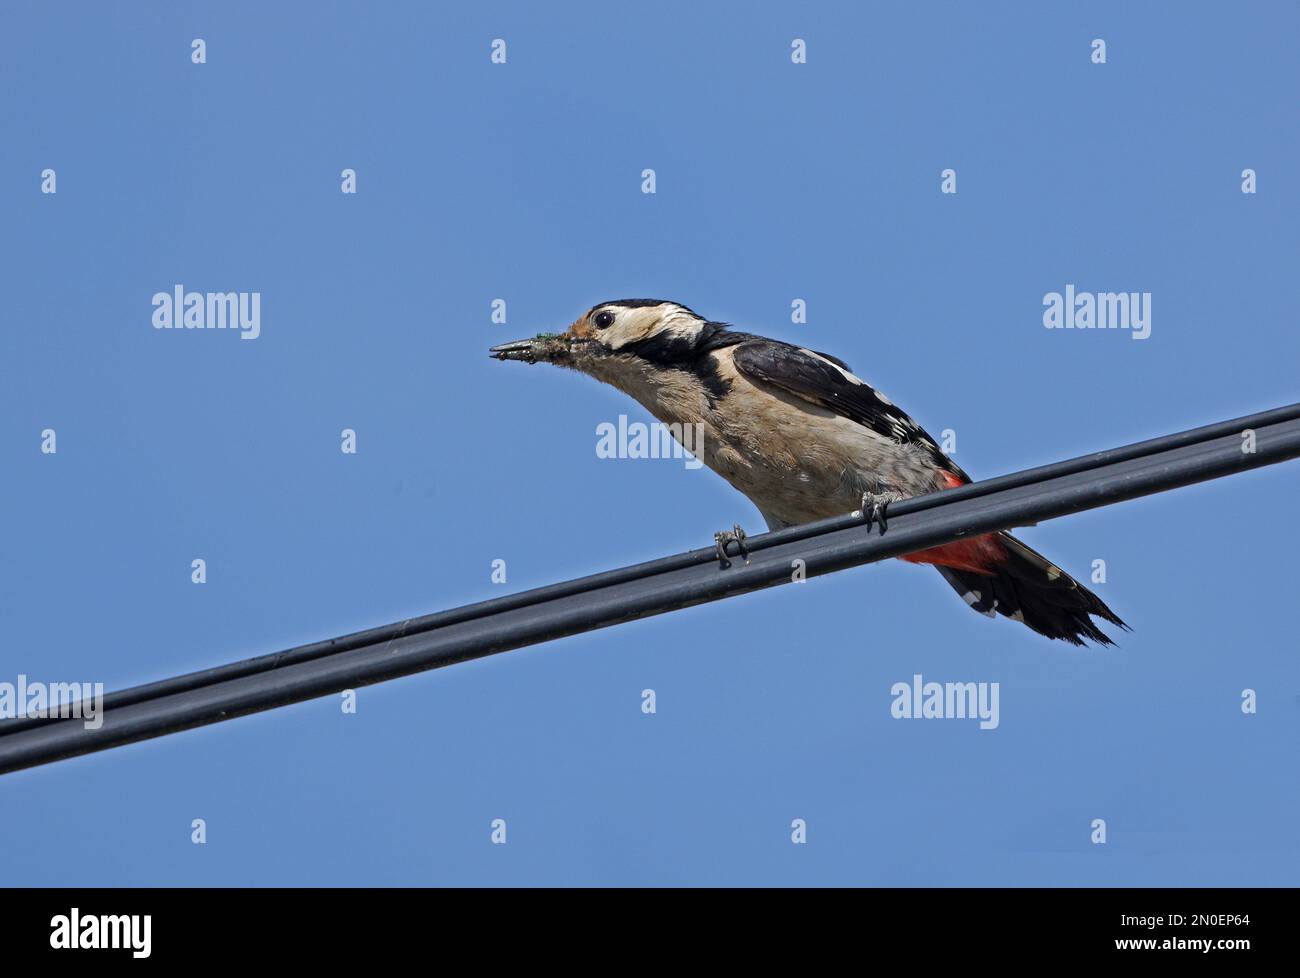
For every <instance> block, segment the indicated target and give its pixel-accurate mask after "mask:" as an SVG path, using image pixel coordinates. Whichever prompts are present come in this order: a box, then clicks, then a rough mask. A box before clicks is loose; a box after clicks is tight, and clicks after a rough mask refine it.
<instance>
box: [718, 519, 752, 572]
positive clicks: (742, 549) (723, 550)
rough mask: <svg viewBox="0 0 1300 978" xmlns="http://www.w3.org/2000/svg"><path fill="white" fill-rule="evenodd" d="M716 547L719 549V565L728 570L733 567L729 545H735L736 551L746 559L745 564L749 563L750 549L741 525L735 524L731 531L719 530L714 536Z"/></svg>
mask: <svg viewBox="0 0 1300 978" xmlns="http://www.w3.org/2000/svg"><path fill="white" fill-rule="evenodd" d="M713 543H714V546H716V547H717V548H718V564H719V566H720V567H721V568H722V569H723V570H726V569H727V568H728V567H730V566H731V558H729V557H728V556H727V544H729V543H734V544H735V545H736V550H737V551H738V552H739V554H740V556H741V557H744V558H745V563H749V548H748V547H747V546H745V531H744V530H742V529H741V528H740V524H739V523H736V524H734V525H733V526H732V527H731V529H730V530H719V531H718V532H717V533H715V534H713Z"/></svg>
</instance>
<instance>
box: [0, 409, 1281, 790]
mask: <svg viewBox="0 0 1300 978" xmlns="http://www.w3.org/2000/svg"><path fill="white" fill-rule="evenodd" d="M1247 432H1251V433H1253V434H1252V435H1251V436H1250V438H1249V439H1248V438H1247V436H1246V433H1247ZM1297 456H1300V404H1296V405H1291V406H1289V407H1284V408H1277V409H1275V410H1272V411H1266V412H1263V413H1261V414H1256V415H1251V416H1249V417H1245V418H1238V419H1235V420H1232V421H1224V422H1221V423H1218V424H1213V425H1207V426H1205V427H1202V428H1195V429H1192V430H1190V431H1185V432H1179V433H1177V434H1173V435H1167V436H1164V437H1161V438H1155V439H1151V440H1149V441H1144V442H1139V443H1137V444H1134V445H1128V446H1125V447H1123V448H1117V449H1112V450H1110V451H1105V452H1098V453H1095V454H1092V455H1085V456H1080V457H1079V458H1075V459H1069V460H1067V461H1063V462H1057V463H1054V464H1051V465H1046V466H1041V467H1038V468H1034V469H1027V470H1025V471H1023V472H1017V473H1012V474H1010V475H1006V476H1001V477H999V478H996V479H990V480H987V481H985V482H979V483H973V484H971V485H968V486H962V487H960V488H957V489H950V490H946V491H944V492H939V493H933V494H931V495H928V496H920V497H916V498H913V499H905V500H901V501H899V502H897V503H894V504H891V506H890V507H889V530H888V532H887V533H884V534H883V535H882V534H879V533H878V532H877V531H872V530H870V529H868V528H867V527H865V526H864V525H863V521H862V518H861V515H860V514H847V515H845V516H841V517H835V518H833V519H828V520H821V521H818V522H816V523H809V524H805V525H803V526H797V527H790V528H788V529H785V530H779V531H776V532H774V533H767V534H763V535H761V536H755V537H751V538H750V539H749V540H748V541H747V547H748V550H749V558H748V559H747V560H745V561H741V560H734V561H732V562H731V566H730V567H727V568H722V567H721V566H720V565H719V563H718V561H717V559H716V555H715V551H714V549H713V548H712V547H710V548H704V549H700V550H692V551H689V552H687V553H684V554H677V555H675V556H671V557H664V558H661V559H659V560H653V561H649V562H647V563H642V564H635V565H632V566H629V567H623V568H619V569H616V570H612V571H606V572H604V573H601V574H594V575H591V576H589V577H584V578H579V579H576V580H573V581H566V582H563V583H559V584H553V585H549V586H547V587H542V588H537V589H534V590H532V591H524V592H521V593H519V594H514V595H508V596H505V597H501V598H496V599H493V600H491V601H484V602H480V603H478V604H472V605H466V606H464V607H462V608H454V609H451V610H449V611H444V612H439V613H437V614H433V615H427V616H424V617H421V618H412V619H408V620H406V621H402V622H396V623H394V624H391V625H385V626H381V627H379V628H373V629H369V630H367V631H363V632H357V633H354V634H352V635H347V636H343V637H340V638H335V639H329V640H326V641H323V642H315V643H312V644H310V645H304V646H299V647H297V648H293V649H288V650H286V651H283V652H279V653H275V654H272V655H265V656H259V657H256V658H253V659H246V660H243V661H240V662H234V663H230V664H228V665H224V666H218V667H216V668H213V669H208V670H204V671H201V672H196V673H190V674H188V675H184V676H178V677H175V678H173V679H166V680H163V681H161V682H156V683H150V684H147V685H144V686H137V687H134V688H131V689H126V690H122V691H120V692H116V693H112V694H110V695H108V696H106V697H105V699H104V703H103V716H102V720H103V722H102V725H101V726H99V727H98V728H97V729H93V730H91V729H87V728H86V727H85V725H84V723H83V722H82V720H80V719H76V718H72V719H41V718H21V717H20V718H16V719H11V720H6V721H2V722H0V773H5V772H8V771H14V770H19V769H21V768H25V767H32V766H35V765H38V764H44V763H48V762H50V761H55V760H59V759H62V758H66V757H73V756H76V755H78V754H86V753H90V752H93V751H98V750H104V749H107V748H109V747H117V746H121V745H123V744H128V743H133V742H135V741H138V740H145V739H148V738H151V737H158V736H162V735H163V734H168V733H175V732H177V731H180V730H186V729H189V728H192V727H198V726H203V725H206V724H209V723H217V722H219V721H221V720H228V719H231V718H233V717H237V716H244V715H247V714H249V713H256V712H259V711H261V710H269V709H273V708H275V707H278V706H285V705H288V704H290V703H297V702H301V701H303V700H307V699H312V698H314V697H318V696H324V695H328V694H331V693H337V692H340V691H342V690H344V689H353V688H356V687H359V686H365V685H370V684H372V683H377V682H383V681H385V680H388V679H395V678H398V677H400V676H405V675H410V674H411V673H415V672H422V671H425V670H427V669H435V668H438V667H441V666H446V665H452V664H453V663H456V662H463V661H465V660H467V659H474V658H479V657H482V656H486V655H493V654H495V653H497V652H506V651H509V650H511V649H516V648H520V647H522V646H526V645H533V644H536V643H538V642H545V641H549V640H551V639H555V638H561V637H563V636H566V635H574V634H577V633H579V632H584V631H589V630H591V629H595V628H602V627H605V626H607V625H614V624H619V623H621V622H625V621H631V620H633V619H636V618H643V617H648V616H650V615H655V614H660V613H662V612H665V611H675V610H678V609H681V608H686V607H690V606H692V605H696V604H702V603H705V602H708V601H716V600H718V599H720V598H725V597H731V596H733V595H737V594H744V593H747V592H749V591H754V590H758V589H760V588H765V587H771V586H773V585H776V584H782V583H786V582H789V581H791V580H792V579H793V577H794V571H793V568H794V567H795V566H796V564H795V562H796V561H799V562H802V563H801V566H800V569H801V572H802V574H803V576H806V577H816V576H818V575H820V574H827V573H831V572H833V571H837V570H843V569H845V568H848V567H855V566H858V565H860V564H866V563H871V562H874V561H878V560H884V559H886V558H889V557H897V556H900V555H902V554H907V553H913V552H915V551H917V550H924V549H927V548H930V547H935V546H940V545H942V544H945V543H950V542H952V541H954V540H957V539H961V538H964V537H969V536H972V535H976V534H980V533H988V532H991V531H995V530H1002V529H1009V528H1011V527H1015V526H1024V525H1027V524H1032V523H1036V522H1038V521H1040V520H1045V519H1052V518H1054V517H1057V516H1064V515H1067V514H1069V513H1075V512H1081V511H1083V510H1086V509H1093V508H1096V507H1099V506H1106V505H1109V504H1111V503H1115V502H1121V501H1123V500H1126V499H1133V498H1136V497H1138V496H1144V495H1148V494H1151V493H1156V492H1163V491H1165V490H1168V489H1174V488H1177V487H1179V486H1184V485H1190V484H1192V483H1196V482H1202V481H1205V480H1208V479H1215V478H1219V477H1221V476H1224V475H1230V474H1231V473H1233V472H1241V471H1246V470H1249V469H1254V468H1258V467H1260V466H1263V465H1270V464H1273V463H1276V462H1281V461H1285V460H1287V459H1291V458H1295V457H1297Z"/></svg>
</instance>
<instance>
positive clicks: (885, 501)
mask: <svg viewBox="0 0 1300 978" xmlns="http://www.w3.org/2000/svg"><path fill="white" fill-rule="evenodd" d="M893 501H894V497H893V496H892V495H890V494H888V493H870V492H864V493H863V494H862V520H863V522H864V523H866V524H867V532H868V533H870V532H871V527H872V526H874V525H876V524H877V523H878V524H880V535H881V536H882V537H883V536H884V535H885V531H886V530H888V529H889V523H888V522H887V521H886V518H885V510H886V509H887V508H888V506H889V504H890V503H892V502H893Z"/></svg>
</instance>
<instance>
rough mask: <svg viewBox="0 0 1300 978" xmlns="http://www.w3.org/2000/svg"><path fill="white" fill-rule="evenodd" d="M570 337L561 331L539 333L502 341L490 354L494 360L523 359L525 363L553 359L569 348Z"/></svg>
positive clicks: (489, 351)
mask: <svg viewBox="0 0 1300 978" xmlns="http://www.w3.org/2000/svg"><path fill="white" fill-rule="evenodd" d="M568 348H569V339H568V337H566V336H564V335H563V334H561V333H538V334H537V335H536V336H534V337H533V338H532V339H531V340H515V341H514V342H513V343H502V344H501V345H500V346H494V347H492V349H490V350H488V356H490V357H492V358H493V359H494V360H522V361H523V362H524V363H537V362H538V361H539V360H551V359H554V358H555V357H556V356H557V355H558V354H560V353H561V352H563V351H566V350H568Z"/></svg>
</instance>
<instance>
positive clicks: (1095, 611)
mask: <svg viewBox="0 0 1300 978" xmlns="http://www.w3.org/2000/svg"><path fill="white" fill-rule="evenodd" d="M489 353H490V355H491V356H492V357H494V358H496V359H498V360H520V361H523V362H525V363H551V364H556V365H558V366H561V367H568V368H570V369H572V370H576V371H578V372H580V373H584V374H587V375H589V376H591V377H594V378H596V379H597V380H600V381H603V382H604V383H607V384H609V385H611V386H613V387H616V388H618V389H619V390H620V391H622V392H623V393H625V394H628V395H630V396H631V397H633V398H634V399H635V400H637V401H639V402H640V403H641V404H642V405H643V406H644V407H645V408H646V409H647V410H648V411H649V412H650V413H651V414H652V415H654V416H655V417H656V418H658V419H659V420H660V421H662V422H664V423H665V424H667V425H680V426H683V427H681V428H671V429H670V430H673V431H680V430H688V429H685V428H684V426H685V425H697V424H698V425H701V426H702V427H701V428H696V429H689V430H696V431H702V432H703V440H702V448H701V449H700V451H702V454H703V457H702V459H701V460H702V461H703V462H704V464H705V465H707V466H708V467H709V468H711V469H712V470H713V471H714V472H716V473H718V475H720V476H722V477H723V478H724V479H726V480H727V481H728V482H729V483H731V485H732V486H734V487H735V488H736V489H738V490H740V491H741V492H742V493H744V494H745V495H746V496H747V497H749V499H750V500H751V501H752V502H753V503H754V505H755V506H757V507H758V511H759V513H760V514H761V515H762V517H763V519H764V520H765V521H766V522H767V526H768V529H770V530H777V529H781V528H782V527H787V526H794V525H796V524H799V523H807V522H811V521H813V520H818V519H824V518H826V517H830V516H837V515H842V514H844V513H848V512H852V511H855V510H857V509H858V508H859V507H860V508H861V509H862V511H863V513H864V514H867V516H868V519H872V518H874V519H878V520H879V521H880V522H881V523H882V524H883V523H884V520H885V518H886V512H887V507H888V504H889V503H890V502H891V501H895V500H899V499H905V498H907V497H909V496H918V495H923V494H925V493H930V492H934V491H936V490H941V489H950V488H954V487H956V486H961V485H965V484H966V483H968V482H970V481H971V480H970V477H969V476H967V475H966V473H965V472H963V471H962V470H961V468H960V467H959V466H958V465H956V464H955V463H954V462H953V461H952V460H951V459H950V458H948V456H946V455H945V454H944V453H943V452H942V451H940V450H939V446H938V445H937V444H936V443H935V441H934V439H933V438H931V437H930V436H929V435H928V434H926V432H925V431H924V430H923V429H922V428H921V427H920V425H918V424H917V423H916V422H915V421H913V420H912V419H911V418H910V417H909V416H908V415H907V414H906V413H905V412H903V411H902V410H901V409H899V408H898V407H896V406H895V405H894V403H893V402H892V401H890V400H889V399H888V398H887V397H885V396H884V395H883V394H881V393H880V392H879V391H877V390H876V389H875V388H873V387H871V386H870V385H869V384H867V383H866V382H865V381H864V380H862V379H860V378H859V377H857V376H855V375H854V374H853V372H852V371H851V370H850V369H849V366H848V364H846V363H845V362H844V361H843V360H839V359H837V358H835V357H833V356H830V355H829V354H826V353H817V352H816V351H814V350H809V349H806V348H804V347H800V346H795V345H793V344H791V343H784V342H781V341H780V340H773V339H768V338H766V337H763V336H756V335H754V334H752V333H743V332H739V331H737V330H734V329H732V328H731V327H730V326H729V325H728V324H726V323H721V322H714V321H712V320H709V319H705V318H704V317H703V316H700V315H697V314H696V313H695V312H693V311H692V310H691V309H689V308H687V307H686V306H684V305H682V304H680V303H677V302H669V301H666V300H661V299H618V300H615V301H612V302H602V303H600V304H599V305H596V306H593V307H592V308H591V309H589V310H588V311H587V312H585V313H583V314H582V315H581V316H580V317H579V318H578V319H577V320H576V321H575V322H574V323H573V325H571V326H570V327H569V328H568V330H567V331H565V332H564V333H542V334H539V335H538V336H536V337H534V338H532V339H527V340H517V341H515V342H513V343H505V344H502V345H500V346H494V347H492V349H491V350H490V351H489ZM882 529H883V526H882ZM737 535H739V536H740V540H739V541H738V542H740V543H741V544H742V546H743V534H739V528H737ZM727 536H729V537H730V538H731V539H735V538H736V537H735V536H731V535H727ZM719 551H720V554H722V553H724V552H725V551H724V544H723V543H721V542H720V543H719ZM900 559H902V560H906V561H910V562H912V563H918V564H931V565H933V566H934V567H936V568H937V569H938V571H939V573H940V574H942V575H943V577H944V579H945V580H946V581H947V582H948V583H949V584H950V585H951V586H952V587H953V589H954V590H955V591H956V592H957V593H958V594H959V595H961V596H962V598H963V599H964V600H965V601H966V603H967V604H968V605H970V606H971V607H972V608H974V609H975V610H976V611H978V612H980V613H981V614H984V615H987V616H988V617H990V618H992V617H995V616H996V615H999V614H1001V615H1004V616H1006V617H1008V618H1011V619H1013V620H1015V621H1019V622H1023V623H1024V624H1025V625H1027V626H1029V627H1030V628H1032V629H1033V630H1034V631H1036V632H1038V633H1039V634H1040V635H1045V636H1047V637H1048V638H1053V639H1061V640H1063V641H1065V642H1069V643H1071V644H1073V645H1083V644H1084V640H1085V639H1088V640H1090V641H1093V642H1096V643H1098V644H1100V645H1113V644H1114V643H1113V642H1112V641H1111V639H1110V638H1109V637H1108V636H1107V635H1106V634H1105V633H1104V632H1103V631H1101V629H1100V628H1098V627H1097V626H1096V625H1095V624H1094V623H1093V621H1092V619H1091V618H1090V617H1089V616H1094V615H1095V616H1096V617H1098V618H1102V619H1104V620H1105V621H1108V622H1110V623H1111V624H1113V625H1116V626H1118V627H1119V628H1122V629H1124V630H1126V631H1127V630H1128V626H1127V625H1126V624H1125V623H1124V622H1123V621H1122V620H1121V619H1120V617H1119V616H1118V615H1116V614H1115V613H1114V612H1113V611H1111V610H1110V608H1108V607H1107V606H1106V604H1105V602H1103V601H1102V600H1101V599H1100V598H1099V597H1097V596H1096V595H1095V594H1093V593H1092V592H1091V591H1090V590H1088V589H1087V588H1086V587H1084V586H1083V585H1082V584H1080V583H1079V582H1078V581H1076V580H1075V579H1074V578H1072V577H1071V576H1070V575H1069V574H1067V573H1065V572H1064V571H1063V570H1061V569H1060V568H1059V567H1057V566H1056V565H1055V564H1053V563H1051V562H1050V561H1049V560H1047V559H1046V558H1044V557H1043V556H1042V555H1040V554H1038V553H1037V552H1035V551H1034V550H1031V549H1030V548H1029V547H1027V546H1025V545H1024V544H1023V543H1021V542H1020V541H1019V540H1017V539H1016V538H1015V537H1013V536H1012V535H1011V534H1009V533H1006V532H1001V533H989V534H985V535H983V536H979V537H974V538H972V539H970V540H961V541H958V542H956V543H949V544H945V545H944V546H940V547H933V548H931V549H928V550H922V551H919V552H917V553H911V554H907V555H905V556H903V557H902V558H900Z"/></svg>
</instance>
